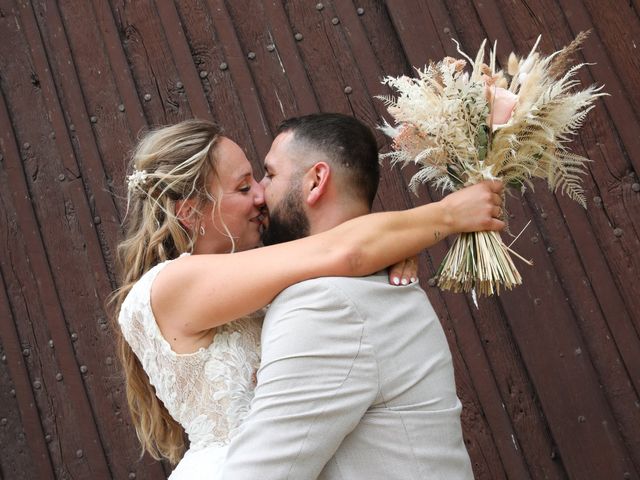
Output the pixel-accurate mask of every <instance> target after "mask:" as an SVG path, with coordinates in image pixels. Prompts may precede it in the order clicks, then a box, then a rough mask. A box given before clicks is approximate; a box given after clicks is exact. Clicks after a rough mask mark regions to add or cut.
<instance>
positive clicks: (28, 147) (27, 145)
mask: <svg viewBox="0 0 640 480" xmlns="http://www.w3.org/2000/svg"><path fill="white" fill-rule="evenodd" d="M22 148H24V149H25V150H29V149H30V148H31V144H30V143H29V142H25V143H24V145H22Z"/></svg>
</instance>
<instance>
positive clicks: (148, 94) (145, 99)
mask: <svg viewBox="0 0 640 480" xmlns="http://www.w3.org/2000/svg"><path fill="white" fill-rule="evenodd" d="M143 98H144V101H145V102H148V101H149V100H151V94H150V93H145V94H144V97H143Z"/></svg>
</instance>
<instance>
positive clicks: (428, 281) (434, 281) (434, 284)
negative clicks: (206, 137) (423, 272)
mask: <svg viewBox="0 0 640 480" xmlns="http://www.w3.org/2000/svg"><path fill="white" fill-rule="evenodd" d="M427 285H429V286H430V287H435V286H436V277H431V278H430V279H429V280H427Z"/></svg>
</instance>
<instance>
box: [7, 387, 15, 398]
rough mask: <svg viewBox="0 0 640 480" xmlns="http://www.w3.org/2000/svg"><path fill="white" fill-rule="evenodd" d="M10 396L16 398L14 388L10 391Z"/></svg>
mask: <svg viewBox="0 0 640 480" xmlns="http://www.w3.org/2000/svg"><path fill="white" fill-rule="evenodd" d="M9 395H11V396H12V397H15V396H16V391H15V390H14V389H13V388H12V389H11V390H9Z"/></svg>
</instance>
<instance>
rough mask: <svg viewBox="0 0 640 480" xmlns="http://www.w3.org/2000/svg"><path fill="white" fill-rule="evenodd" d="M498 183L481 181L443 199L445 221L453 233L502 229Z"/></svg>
mask: <svg viewBox="0 0 640 480" xmlns="http://www.w3.org/2000/svg"><path fill="white" fill-rule="evenodd" d="M503 190H504V185H503V184H502V182H500V181H495V180H485V181H482V182H480V183H478V184H476V185H472V186H470V187H466V188H463V189H462V190H458V191H457V192H454V193H451V194H449V195H447V196H446V197H444V198H443V199H442V200H441V202H442V206H443V208H444V211H445V222H446V223H447V224H448V225H449V226H450V227H451V231H453V232H481V231H488V230H502V229H503V228H504V227H505V224H504V222H503V221H502V220H500V218H501V217H502V214H503V211H502V192H503Z"/></svg>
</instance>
